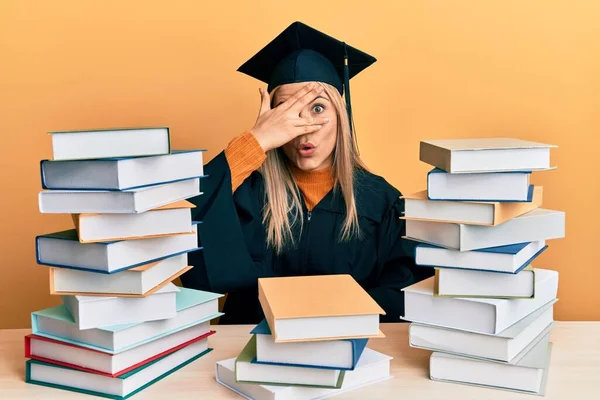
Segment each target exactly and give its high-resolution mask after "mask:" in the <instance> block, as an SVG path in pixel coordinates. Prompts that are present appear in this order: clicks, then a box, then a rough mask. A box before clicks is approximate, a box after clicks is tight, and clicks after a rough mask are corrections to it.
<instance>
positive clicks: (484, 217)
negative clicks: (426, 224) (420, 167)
mask: <svg viewBox="0 0 600 400" xmlns="http://www.w3.org/2000/svg"><path fill="white" fill-rule="evenodd" d="M402 198H403V199H404V201H405V207H404V210H405V211H404V216H403V217H401V218H403V219H411V220H422V221H436V222H452V223H457V224H465V225H483V226H496V225H500V224H502V223H504V222H506V221H508V220H510V219H512V218H515V217H518V216H520V215H523V214H525V213H528V212H529V211H532V210H535V209H536V208H539V207H540V206H541V205H542V199H543V188H542V187H541V186H536V187H535V188H534V190H533V196H532V199H531V202H481V201H450V200H429V199H428V198H427V190H422V191H420V192H416V193H411V194H408V195H406V196H403V197H402Z"/></svg>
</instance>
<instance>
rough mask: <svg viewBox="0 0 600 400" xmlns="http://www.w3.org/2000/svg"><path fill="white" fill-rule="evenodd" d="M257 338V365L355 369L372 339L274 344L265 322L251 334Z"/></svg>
mask: <svg viewBox="0 0 600 400" xmlns="http://www.w3.org/2000/svg"><path fill="white" fill-rule="evenodd" d="M250 333H251V334H253V335H256V362H257V363H262V364H274V365H289V366H294V367H297V366H305V367H313V368H331V369H341V370H353V369H354V368H355V367H356V364H357V363H358V360H359V359H360V356H361V354H362V352H363V351H364V349H365V347H366V345H367V342H368V341H369V339H343V340H327V341H312V342H294V343H275V340H273V336H272V335H271V329H270V328H269V324H268V323H267V320H266V319H263V320H262V321H261V322H260V323H259V324H258V325H256V327H255V328H254V329H252V331H251V332H250Z"/></svg>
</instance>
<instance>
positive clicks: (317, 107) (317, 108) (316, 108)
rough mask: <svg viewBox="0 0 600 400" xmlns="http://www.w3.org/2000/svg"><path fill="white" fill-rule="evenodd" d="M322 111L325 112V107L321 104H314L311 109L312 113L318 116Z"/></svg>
mask: <svg viewBox="0 0 600 400" xmlns="http://www.w3.org/2000/svg"><path fill="white" fill-rule="evenodd" d="M323 111H325V107H323V106H322V105H321V104H315V105H314V106H313V108H312V112H314V113H317V114H320V113H322V112H323Z"/></svg>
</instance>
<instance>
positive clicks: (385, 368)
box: [216, 348, 392, 400]
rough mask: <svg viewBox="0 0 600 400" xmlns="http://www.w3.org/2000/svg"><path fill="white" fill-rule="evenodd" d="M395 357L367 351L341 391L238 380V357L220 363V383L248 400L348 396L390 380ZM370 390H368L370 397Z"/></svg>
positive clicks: (345, 378)
mask: <svg viewBox="0 0 600 400" xmlns="http://www.w3.org/2000/svg"><path fill="white" fill-rule="evenodd" d="M391 360H392V357H390V356H387V355H385V354H382V353H379V352H377V351H375V350H372V349H369V348H366V349H365V351H364V353H363V355H362V356H361V358H360V361H359V362H358V365H357V366H356V369H355V370H354V371H345V373H344V382H343V383H342V386H341V388H339V389H325V388H312V387H306V386H281V385H262V384H254V383H242V382H237V381H236V380H235V358H230V359H227V360H222V361H218V362H217V365H216V380H217V382H218V383H220V384H221V385H223V386H225V387H227V388H228V389H230V390H232V391H234V392H235V393H237V394H239V395H240V396H242V397H244V398H246V399H252V400H292V399H293V400H313V399H323V398H326V397H331V396H334V395H338V394H341V393H347V392H349V391H352V390H356V389H359V388H361V387H365V386H370V385H373V384H376V383H378V382H382V381H384V380H386V379H389V378H390V363H391ZM367 393H368V390H365V396H363V398H367V397H368V395H367Z"/></svg>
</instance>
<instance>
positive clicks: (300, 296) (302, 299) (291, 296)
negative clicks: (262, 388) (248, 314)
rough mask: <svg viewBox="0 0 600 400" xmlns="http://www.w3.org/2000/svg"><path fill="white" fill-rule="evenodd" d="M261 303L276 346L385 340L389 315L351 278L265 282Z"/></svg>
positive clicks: (260, 292) (261, 287)
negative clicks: (382, 320) (383, 325)
mask: <svg viewBox="0 0 600 400" xmlns="http://www.w3.org/2000/svg"><path fill="white" fill-rule="evenodd" d="M258 299H259V301H260V304H261V306H262V309H263V311H264V314H265V317H266V320H267V322H268V324H269V328H270V330H271V333H272V335H273V338H274V340H275V343H286V342H294V341H296V342H301V341H310V340H332V339H349V338H352V339H360V338H370V337H383V336H384V335H383V333H382V332H381V330H380V329H379V314H385V311H384V310H383V309H382V308H381V307H380V306H379V305H378V304H377V302H375V300H373V298H372V297H371V296H369V294H368V293H367V292H366V291H365V290H364V289H363V288H362V287H361V286H360V285H359V284H358V283H357V282H356V281H355V280H354V278H352V276H351V275H347V274H338V275H317V276H293V277H280V278H260V279H259V280H258Z"/></svg>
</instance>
